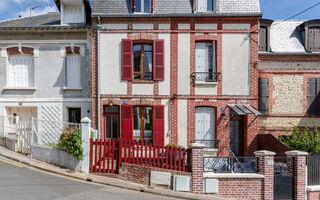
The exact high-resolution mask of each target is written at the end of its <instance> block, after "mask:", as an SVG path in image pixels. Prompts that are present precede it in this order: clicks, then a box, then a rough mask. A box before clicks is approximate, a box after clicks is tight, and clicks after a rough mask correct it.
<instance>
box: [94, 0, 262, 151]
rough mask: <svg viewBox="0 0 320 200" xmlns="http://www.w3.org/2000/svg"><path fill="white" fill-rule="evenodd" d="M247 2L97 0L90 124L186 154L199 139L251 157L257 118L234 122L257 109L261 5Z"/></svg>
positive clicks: (253, 0) (104, 132) (252, 115)
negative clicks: (233, 108) (238, 111)
mask: <svg viewBox="0 0 320 200" xmlns="http://www.w3.org/2000/svg"><path fill="white" fill-rule="evenodd" d="M246 4H248V1H242V0H241V1H239V0H232V1H230V0H228V1H226V0H220V1H216V0H195V1H192V2H190V1H189V0H177V1H172V0H170V1H168V0H152V1H148V0H143V1H142V0H134V1H133V0H121V1H117V2H115V1H111V0H107V1H105V0H93V2H92V5H93V13H92V16H93V27H94V31H93V40H94V42H93V44H94V45H93V48H94V52H93V58H94V60H93V78H92V80H93V82H92V85H93V115H94V120H93V126H94V128H97V129H98V130H99V131H100V138H119V139H123V140H125V141H131V142H132V141H135V142H141V143H142V142H143V143H144V144H145V143H148V144H152V145H158V146H162V145H168V144H173V145H180V146H183V147H187V146H188V144H189V143H191V142H193V141H199V142H201V143H203V144H205V145H206V146H207V148H209V149H215V152H218V154H219V155H229V153H230V152H231V150H230V144H237V145H238V146H237V147H235V148H234V149H236V150H237V151H238V152H239V153H237V154H239V155H252V153H253V152H254V151H255V150H256V149H257V138H256V136H257V120H256V117H257V116H256V115H259V114H260V113H259V112H258V111H257V112H246V110H244V112H243V113H244V114H243V115H241V117H238V118H239V119H232V115H231V113H230V106H229V105H246V106H250V108H252V109H254V110H255V111H256V110H257V109H258V100H257V96H258V79H257V76H258V69H257V67H256V66H257V64H258V63H257V61H258V55H257V48H258V44H257V41H258V34H259V33H258V24H259V18H260V16H261V13H260V8H259V1H258V0H250V3H249V4H248V5H246ZM231 5H232V9H231ZM244 5H246V6H244ZM110 105H112V106H110ZM113 107H114V108H113ZM240 108H245V107H241V106H240ZM113 109H115V110H118V113H119V115H116V114H115V113H117V112H114V113H113V112H109V111H110V110H113ZM116 116H118V117H116ZM111 118H113V119H112V120H111ZM240 118H241V119H240ZM117 120H118V121H117ZM232 120H233V121H232ZM236 120H237V121H236ZM234 121H235V122H234ZM112 123H114V124H112ZM111 124H112V125H111ZM231 125H232V126H233V127H232V128H230V126H231ZM118 127H119V129H118ZM231 132H232V133H233V136H232V137H231V136H230V133H231ZM113 133H114V134H113ZM234 138H236V139H234ZM230 140H236V143H233V141H230ZM240 143H241V144H240Z"/></svg>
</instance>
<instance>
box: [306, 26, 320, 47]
mask: <svg viewBox="0 0 320 200" xmlns="http://www.w3.org/2000/svg"><path fill="white" fill-rule="evenodd" d="M308 32H309V37H308V44H309V45H308V51H312V52H320V27H311V28H309V30H308Z"/></svg>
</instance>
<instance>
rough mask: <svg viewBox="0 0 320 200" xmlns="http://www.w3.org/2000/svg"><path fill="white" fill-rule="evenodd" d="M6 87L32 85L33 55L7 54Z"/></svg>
mask: <svg viewBox="0 0 320 200" xmlns="http://www.w3.org/2000/svg"><path fill="white" fill-rule="evenodd" d="M8 87H18V88H20V87H21V88H25V87H34V63H33V55H27V54H26V55H25V54H15V55H10V56H9V73H8Z"/></svg>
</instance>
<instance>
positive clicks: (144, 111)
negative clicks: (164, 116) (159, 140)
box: [133, 107, 152, 142]
mask: <svg viewBox="0 0 320 200" xmlns="http://www.w3.org/2000/svg"><path fill="white" fill-rule="evenodd" d="M133 139H134V140H135V141H144V142H152V107H133Z"/></svg>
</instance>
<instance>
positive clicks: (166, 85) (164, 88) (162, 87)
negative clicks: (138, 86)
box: [159, 33, 171, 95]
mask: <svg viewBox="0 0 320 200" xmlns="http://www.w3.org/2000/svg"><path fill="white" fill-rule="evenodd" d="M170 38H171V37H170V33H159V39H163V40H164V46H165V51H164V53H165V67H164V80H163V81H159V95H170V67H171V66H170V61H171V60H170V59H171V56H170V55H171V48H170Z"/></svg>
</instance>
